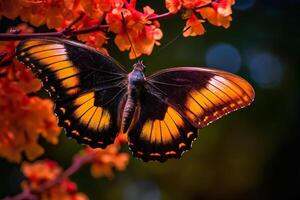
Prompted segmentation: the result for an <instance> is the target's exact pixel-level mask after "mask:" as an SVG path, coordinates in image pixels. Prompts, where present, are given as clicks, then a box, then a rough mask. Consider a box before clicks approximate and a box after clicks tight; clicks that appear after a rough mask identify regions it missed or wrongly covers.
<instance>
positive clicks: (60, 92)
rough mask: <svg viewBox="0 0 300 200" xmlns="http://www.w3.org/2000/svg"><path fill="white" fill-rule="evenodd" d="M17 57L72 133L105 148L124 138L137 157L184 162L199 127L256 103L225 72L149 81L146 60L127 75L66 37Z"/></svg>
mask: <svg viewBox="0 0 300 200" xmlns="http://www.w3.org/2000/svg"><path fill="white" fill-rule="evenodd" d="M16 55H17V58H18V59H19V60H20V61H21V62H22V63H24V64H25V65H26V66H28V67H29V68H30V69H31V70H32V71H33V72H34V73H35V74H36V76H37V77H38V78H39V79H40V80H41V81H42V82H43V86H44V89H45V90H46V91H48V92H49V94H50V96H51V98H52V99H53V101H54V102H55V105H56V106H55V113H56V115H57V116H58V119H59V122H58V124H59V125H60V126H62V127H64V128H65V130H66V134H67V136H69V137H71V138H74V139H76V140H77V141H78V142H79V143H83V144H87V145H89V146H91V147H93V148H105V147H107V145H109V144H112V143H113V142H114V140H115V137H116V136H117V134H120V133H127V135H128V145H129V148H130V150H131V151H132V152H133V155H134V156H135V157H137V158H140V159H142V160H144V161H148V160H158V161H165V160H167V159H169V158H179V157H181V155H182V153H183V152H185V151H186V150H189V149H190V148H191V145H192V142H193V141H194V139H195V138H196V137H197V135H198V129H200V128H203V127H205V126H207V125H208V124H210V123H211V122H213V121H215V120H217V119H219V118H220V117H222V116H224V115H226V114H228V113H230V112H233V111H235V110H237V109H240V108H243V107H245V106H248V105H250V104H251V102H252V101H253V100H254V90H253V88H252V87H251V85H250V84H249V83H248V82H247V81H246V80H244V79H242V78H241V77H239V76H236V75H234V74H231V73H228V72H224V71H220V70H213V69H207V68H198V67H177V68H170V69H164V70H161V71H159V72H157V73H155V74H153V75H151V76H148V77H145V76H144V73H143V72H144V69H145V66H144V65H143V64H142V63H141V62H138V63H137V64H135V65H134V67H133V70H132V71H131V72H130V73H128V72H127V71H126V70H124V68H123V67H122V66H121V65H120V64H119V63H118V62H116V61H115V60H114V59H113V58H111V57H108V56H105V55H102V54H100V53H99V52H97V51H96V50H95V49H93V48H91V47H88V46H86V45H83V44H80V43H77V42H72V41H69V40H63V39H57V38H38V39H29V40H25V41H22V42H21V43H20V44H19V45H18V47H17V50H16Z"/></svg>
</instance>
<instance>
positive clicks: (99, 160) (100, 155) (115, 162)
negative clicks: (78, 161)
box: [82, 134, 129, 178]
mask: <svg viewBox="0 0 300 200" xmlns="http://www.w3.org/2000/svg"><path fill="white" fill-rule="evenodd" d="M123 137H124V134H123V135H120V136H119V137H117V139H116V142H115V143H114V144H113V145H110V146H108V147H107V148H106V149H92V148H89V147H87V148H85V150H84V151H83V152H82V156H87V155H94V159H93V162H92V164H91V174H92V176H93V177H95V178H100V177H103V176H105V177H108V178H112V177H113V169H116V170H118V171H123V170H125V168H126V166H127V164H128V161H129V155H128V153H121V152H120V147H121V146H120V143H126V142H127V140H124V138H123Z"/></svg>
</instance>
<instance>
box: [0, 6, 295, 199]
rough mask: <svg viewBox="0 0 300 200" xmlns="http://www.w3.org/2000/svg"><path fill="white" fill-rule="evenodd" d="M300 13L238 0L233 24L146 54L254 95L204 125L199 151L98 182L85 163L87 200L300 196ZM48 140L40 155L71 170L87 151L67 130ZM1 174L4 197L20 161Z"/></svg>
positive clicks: (134, 164) (175, 23) (173, 25)
mask: <svg viewBox="0 0 300 200" xmlns="http://www.w3.org/2000/svg"><path fill="white" fill-rule="evenodd" d="M163 3H164V1H155V2H154V3H153V1H150V0H147V1H146V0H141V1H138V4H139V6H144V5H148V4H149V5H151V6H153V7H154V8H156V10H157V12H158V13H162V12H166V10H165V9H164V8H163V7H162V4H163ZM299 10H300V1H298V0H285V1H282V0H259V1H258V0H256V1H255V0H237V1H236V5H235V6H234V13H233V22H232V25H231V27H230V28H229V29H227V30H226V29H223V28H218V27H214V26H212V25H210V24H208V23H206V24H205V27H206V29H207V33H206V34H205V35H204V36H202V37H196V38H193V37H190V38H183V37H181V38H179V39H178V40H176V41H175V42H174V43H172V44H171V45H170V46H169V47H167V48H165V49H164V50H162V51H160V50H159V49H160V48H159V47H158V48H155V49H154V52H153V54H152V55H151V56H148V57H146V56H144V57H143V59H144V63H145V64H146V65H147V73H146V74H151V73H153V72H154V71H157V70H159V69H162V68H168V67H173V66H201V67H202V66H209V67H214V68H220V69H225V70H228V71H231V72H233V73H236V74H239V75H240V76H242V77H244V78H245V79H247V80H248V81H249V82H250V83H252V85H253V86H254V88H255V91H256V99H255V101H254V103H253V104H252V105H251V106H250V107H247V108H246V109H242V110H240V111H237V112H235V113H233V114H230V115H228V116H226V117H224V118H222V119H220V120H218V121H217V122H215V123H213V124H211V125H210V126H208V127H206V128H204V129H202V130H200V131H199V137H198V139H197V140H196V141H195V142H194V143H193V148H192V150H191V151H189V152H187V153H185V154H184V155H183V157H182V158H181V159H179V160H169V161H167V162H166V163H156V162H150V163H144V162H142V161H139V160H136V159H134V158H131V159H130V163H129V166H128V168H127V169H126V170H125V171H124V172H117V173H116V174H115V177H114V179H112V180H109V179H106V178H102V179H94V178H93V177H91V175H90V173H89V168H88V167H84V168H83V169H82V170H80V171H79V172H78V173H77V174H75V175H74V176H72V178H71V179H72V180H74V181H75V182H76V183H77V184H78V188H79V191H82V192H84V193H86V194H87V195H88V196H89V197H90V199H121V200H159V199H162V200H170V199H172V200H173V199H174V200H177V199H202V200H250V199H251V200H253V199H255V200H256V199H300V163H299V155H298V154H299V152H300V151H299V149H300V148H299V147H300V137H299V134H300V132H299V131H298V124H297V122H299V118H298V114H299V110H300V109H299V103H300V101H299V100H300V99H299V97H300V96H299V90H300V87H299V86H300V84H299V82H300V81H299V78H298V77H297V76H298V73H299V72H300V70H299V67H300V66H298V65H297V64H300V62H299V53H300V51H299V46H300V42H299V41H300V40H299V36H300V31H299V19H300V16H299ZM9 25H13V24H12V22H11V21H9V20H6V19H2V21H1V27H0V28H1V29H0V31H1V32H4V31H5V29H6V28H7V27H8V26H9ZM183 26H184V22H183V21H182V20H181V19H180V18H179V17H174V18H172V19H169V20H164V21H161V27H162V30H163V32H164V38H163V40H162V42H161V43H162V46H163V45H164V44H166V43H167V42H168V41H170V40H171V39H172V38H173V37H175V36H176V35H177V34H178V33H180V31H181V29H182V27H183ZM41 30H43V29H41ZM44 31H45V30H44ZM112 43H113V42H112V39H111V43H110V45H109V46H108V49H109V50H110V52H111V55H112V56H113V57H115V58H116V59H117V60H118V61H119V62H121V63H123V64H124V65H125V66H128V67H127V69H128V70H130V69H131V66H132V64H133V63H134V61H132V60H131V61H130V60H128V54H127V53H124V52H123V53H122V52H119V51H118V50H117V48H116V47H115V46H114V45H113V44H112ZM41 143H42V144H43V145H44V146H45V147H46V154H45V155H44V156H42V158H43V157H48V158H50V159H54V160H57V161H58V162H59V164H61V165H62V166H64V167H67V166H68V165H69V164H70V162H71V160H72V155H73V154H75V153H76V152H78V150H79V149H80V148H82V147H81V146H80V145H78V144H77V143H76V142H75V141H73V140H70V139H68V138H67V137H66V136H65V135H64V134H62V135H61V136H60V143H59V144H58V145H56V146H52V145H49V144H47V143H46V142H44V141H43V140H41ZM125 150H126V151H128V149H127V148H126V149H125ZM0 176H1V177H0V198H2V197H4V196H6V195H8V194H10V195H12V194H16V193H18V192H20V188H19V183H20V181H21V180H22V174H21V173H20V171H19V166H18V165H15V164H11V163H8V162H7V161H6V160H4V159H0Z"/></svg>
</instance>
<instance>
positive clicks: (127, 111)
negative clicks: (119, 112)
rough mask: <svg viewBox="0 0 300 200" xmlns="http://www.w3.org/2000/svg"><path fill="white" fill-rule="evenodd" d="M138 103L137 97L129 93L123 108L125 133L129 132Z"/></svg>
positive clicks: (123, 128)
mask: <svg viewBox="0 0 300 200" xmlns="http://www.w3.org/2000/svg"><path fill="white" fill-rule="evenodd" d="M136 104H137V99H136V97H134V96H132V95H130V94H129V95H128V98H127V101H126V103H125V107H124V110H123V118H122V130H123V132H124V133H126V132H127V130H128V128H129V126H130V124H131V121H132V118H133V115H134V112H135V108H136Z"/></svg>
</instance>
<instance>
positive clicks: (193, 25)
mask: <svg viewBox="0 0 300 200" xmlns="http://www.w3.org/2000/svg"><path fill="white" fill-rule="evenodd" d="M203 22H204V20H201V19H198V18H197V17H196V15H194V14H192V15H191V17H190V18H189V19H188V20H187V21H186V25H185V27H184V30H186V29H187V28H189V29H188V30H187V31H185V32H184V33H183V36H184V37H188V36H197V35H203V34H204V33H205V29H204V27H203V25H202V23H203Z"/></svg>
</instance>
